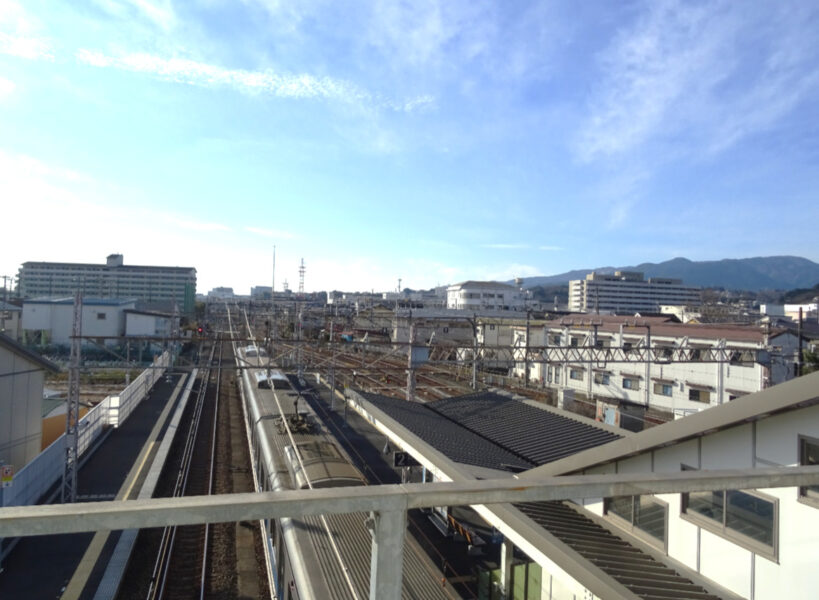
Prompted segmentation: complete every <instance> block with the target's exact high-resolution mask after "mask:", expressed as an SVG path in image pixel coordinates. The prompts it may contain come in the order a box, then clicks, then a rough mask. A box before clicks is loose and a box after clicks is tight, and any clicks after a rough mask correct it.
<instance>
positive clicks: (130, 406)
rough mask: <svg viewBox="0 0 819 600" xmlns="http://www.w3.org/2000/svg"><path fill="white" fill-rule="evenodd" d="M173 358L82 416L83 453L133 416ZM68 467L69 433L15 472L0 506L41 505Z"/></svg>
mask: <svg viewBox="0 0 819 600" xmlns="http://www.w3.org/2000/svg"><path fill="white" fill-rule="evenodd" d="M170 360H171V357H170V354H169V353H168V352H167V351H166V352H164V353H162V354H161V355H160V356H157V357H156V359H155V360H154V362H153V364H152V365H151V366H150V367H149V368H147V369H145V370H144V371H143V372H142V373H140V374H139V376H138V377H137V378H136V379H134V381H133V382H131V384H130V385H129V386H128V387H126V388H125V389H124V390H122V392H120V393H119V394H117V395H113V396H108V397H107V398H105V399H104V400H103V401H102V402H100V403H99V404H97V405H96V406H95V407H94V408H92V409H91V410H89V411H88V412H87V413H86V414H85V416H83V417H82V418H81V419H80V422H79V427H78V437H77V453H78V455H79V456H83V455H84V454H85V453H86V452H87V451H88V450H89V448H91V447H92V446H93V445H94V442H96V440H97V438H99V436H100V435H102V433H103V432H104V431H106V429H107V428H109V427H117V426H119V425H120V424H122V423H123V422H124V421H125V419H127V418H128V417H129V416H130V415H131V413H132V412H133V411H134V409H135V408H136V407H137V406H138V405H139V403H140V402H142V400H143V399H144V398H145V397H146V396H147V395H148V392H149V391H150V390H151V388H152V387H153V385H154V383H156V381H157V380H158V379H159V378H160V377H162V376H163V375H164V373H165V370H166V369H167V368H168V366H169V365H170ZM64 466H65V434H62V435H61V436H60V437H58V438H57V439H56V440H54V442H52V443H51V444H50V445H49V446H48V447H47V448H46V449H45V450H43V451H42V452H40V454H38V455H37V456H36V457H35V458H34V459H33V460H32V461H31V462H29V463H28V464H27V465H26V466H24V467H23V468H22V469H20V470H19V471H18V472H17V473H15V474H14V479H13V480H12V485H11V487H7V488H0V507H6V506H28V505H32V504H37V502H39V501H41V499H42V498H43V496H44V495H45V494H46V493H47V492H48V490H49V489H50V488H51V487H52V486H53V485H54V484H55V483H57V482H58V481H59V480H60V479H61V478H62V476H63V469H64ZM10 550H11V545H8V546H7V545H6V544H3V545H2V547H0V560H2V559H3V558H4V557H5V556H6V554H8V552H9V551H10Z"/></svg>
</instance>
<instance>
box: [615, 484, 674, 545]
mask: <svg viewBox="0 0 819 600" xmlns="http://www.w3.org/2000/svg"><path fill="white" fill-rule="evenodd" d="M626 497H630V498H631V520H628V519H625V518H623V517H622V516H620V515H618V514H616V513H613V512H610V510H609V508H610V506H611V501H612V499H613V498H603V516H605V517H606V519H608V520H609V521H611V522H612V524H614V525H616V526H617V527H619V528H620V529H623V530H625V531H627V532H629V533H630V534H631V535H633V536H634V537H636V538H638V539H640V540H641V541H643V542H646V543H647V544H650V545H651V546H654V547H655V548H658V549H660V550H662V551H663V553H665V554H668V527H669V521H668V516H669V513H670V511H669V510H668V507H669V504H668V502H666V501H665V500H661V499H660V498H657V496H655V495H653V494H642V495H636V496H626ZM636 498H648V499H649V500H650V501H651V502H654V503H655V504H658V505H660V506H661V507H662V508H663V511H664V516H665V523H664V526H663V531H664V533H665V535H664V536H663V539H662V540H660V539H658V538H656V537H654V536H653V535H651V534H650V533H648V532H647V531H646V530H644V529H642V528H641V527H638V526H637V525H635V524H634V513H635V504H636V502H635V499H636Z"/></svg>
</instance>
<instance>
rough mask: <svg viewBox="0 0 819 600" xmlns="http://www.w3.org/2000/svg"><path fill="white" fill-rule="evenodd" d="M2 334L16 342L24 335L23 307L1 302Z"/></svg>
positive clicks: (0, 323) (0, 330) (0, 329)
mask: <svg viewBox="0 0 819 600" xmlns="http://www.w3.org/2000/svg"><path fill="white" fill-rule="evenodd" d="M0 333H2V334H4V335H7V336H8V337H10V338H11V339H13V340H15V341H18V342H19V341H20V338H21V337H22V335H23V307H22V306H18V305H17V304H11V303H10V302H3V301H2V300H0Z"/></svg>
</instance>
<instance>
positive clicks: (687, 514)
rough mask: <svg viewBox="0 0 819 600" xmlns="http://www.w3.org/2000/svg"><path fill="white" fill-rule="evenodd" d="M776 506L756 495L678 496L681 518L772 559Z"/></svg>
mask: <svg viewBox="0 0 819 600" xmlns="http://www.w3.org/2000/svg"><path fill="white" fill-rule="evenodd" d="M778 513H779V502H778V500H777V499H776V498H772V497H770V496H767V495H765V494H761V493H760V492H755V491H750V490H722V491H711V492H690V493H686V494H683V495H682V516H683V518H685V519H686V520H688V521H691V522H693V523H695V524H697V525H700V526H701V527H703V528H704V529H708V530H709V531H712V532H713V533H716V534H718V535H721V536H723V537H725V538H726V539H729V540H731V541H733V542H736V543H737V544H739V545H741V546H743V547H745V548H748V549H749V550H752V551H754V552H757V553H759V554H761V555H767V556H768V557H769V558H774V559H775V558H776V556H777V553H778V549H777V528H778V521H779V515H778Z"/></svg>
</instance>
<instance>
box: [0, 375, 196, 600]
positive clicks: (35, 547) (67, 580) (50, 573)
mask: <svg viewBox="0 0 819 600" xmlns="http://www.w3.org/2000/svg"><path fill="white" fill-rule="evenodd" d="M188 377H189V375H188V374H167V375H166V376H165V377H163V378H160V379H159V380H158V381H157V382H156V383H155V384H154V386H153V388H152V390H151V392H150V394H148V396H147V397H145V398H144V399H143V400H142V401H141V402H140V403H139V405H138V406H137V407H136V408H135V409H134V411H133V412H132V413H131V415H130V417H129V418H128V419H127V420H126V421H125V422H124V423H122V424H121V425H120V426H119V427H117V428H113V429H111V430H110V431H109V432H108V433H107V434H106V435H105V436H104V437H102V439H101V440H100V441H99V442H98V443H97V446H96V447H95V448H94V449H93V451H89V452H88V453H87V455H86V456H83V457H82V459H81V463H80V467H79V470H78V474H77V495H78V497H79V501H80V502H82V501H105V500H114V499H131V498H136V497H137V495H138V494H139V491H140V489H141V488H142V485H143V482H144V481H145V479H146V477H147V476H148V473H149V470H150V467H151V465H152V463H153V462H154V457H155V455H156V452H157V450H158V449H159V446H160V442H161V440H162V438H163V437H164V436H165V433H166V431H167V429H168V424H169V422H170V415H172V414H173V412H174V411H173V409H174V406H175V405H176V404H177V403H178V402H179V400H180V398H181V397H182V396H183V394H182V390H183V387H185V382H186V380H187V378H188ZM59 485H60V484H59V483H58V484H57V485H56V486H54V487H55V488H56V489H54V490H53V492H52V495H54V496H55V497H56V498H57V500H56V501H59ZM121 533H122V532H120V531H113V532H110V533H101V534H96V535H95V534H93V533H83V534H71V535H58V536H38V537H26V538H21V539H20V540H19V541H18V543H17V545H16V546H15V547H14V549H13V550H12V552H11V553H10V554H9V556H7V557H6V558H5V559H4V561H3V564H2V569H3V570H2V572H0V598H9V599H12V598H20V599H23V598H25V599H27V600H28V599H39V598H43V599H49V600H50V599H53V598H63V599H65V600H68V598H72V599H82V600H85V599H88V600H91V599H92V598H93V597H94V595H95V593H96V590H97V587H98V585H99V583H100V581H101V580H102V577H103V574H104V572H105V568H106V566H107V565H108V562H109V559H110V557H111V554H112V552H113V551H114V548H115V546H116V544H117V541H118V539H119V537H120V535H121Z"/></svg>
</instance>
